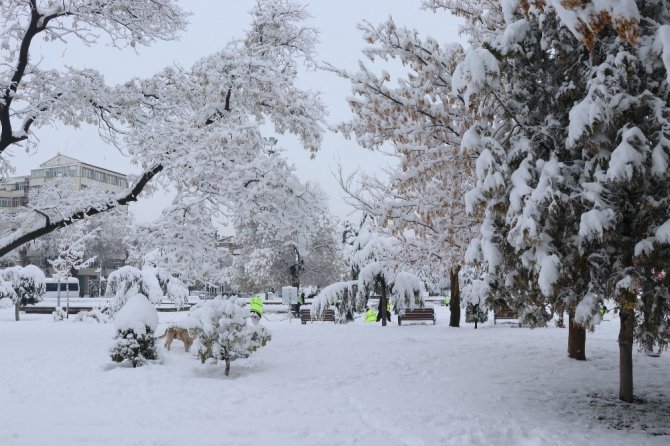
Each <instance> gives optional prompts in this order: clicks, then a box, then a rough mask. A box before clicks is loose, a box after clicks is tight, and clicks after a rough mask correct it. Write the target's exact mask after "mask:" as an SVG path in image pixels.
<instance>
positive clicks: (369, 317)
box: [365, 310, 377, 322]
mask: <svg viewBox="0 0 670 446" xmlns="http://www.w3.org/2000/svg"><path fill="white" fill-rule="evenodd" d="M365 322H377V312H376V311H375V310H368V311H366V312H365Z"/></svg>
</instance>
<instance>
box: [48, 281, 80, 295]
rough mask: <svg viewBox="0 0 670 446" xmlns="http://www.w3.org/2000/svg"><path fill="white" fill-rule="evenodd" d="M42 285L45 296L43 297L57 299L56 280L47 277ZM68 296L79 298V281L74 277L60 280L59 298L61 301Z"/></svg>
mask: <svg viewBox="0 0 670 446" xmlns="http://www.w3.org/2000/svg"><path fill="white" fill-rule="evenodd" d="M44 284H45V285H46V294H45V295H44V297H46V298H50V297H53V298H54V299H56V298H57V297H58V285H59V283H58V279H56V278H54V277H48V278H47V279H46V280H45V281H44ZM68 290H69V291H68ZM68 296H69V297H79V279H77V278H76V277H70V278H68V279H67V280H66V279H60V297H61V299H65V298H67V297H68Z"/></svg>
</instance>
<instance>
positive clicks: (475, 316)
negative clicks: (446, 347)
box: [465, 302, 489, 328]
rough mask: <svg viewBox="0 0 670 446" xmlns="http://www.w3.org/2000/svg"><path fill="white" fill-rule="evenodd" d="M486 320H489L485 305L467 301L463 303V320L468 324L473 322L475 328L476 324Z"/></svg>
mask: <svg viewBox="0 0 670 446" xmlns="http://www.w3.org/2000/svg"><path fill="white" fill-rule="evenodd" d="M487 320H489V312H488V311H487V310H486V307H484V306H483V305H480V304H478V303H472V302H468V303H467V304H466V305H465V322H467V323H469V324H472V323H474V324H475V328H477V324H481V323H482V322H486V321H487Z"/></svg>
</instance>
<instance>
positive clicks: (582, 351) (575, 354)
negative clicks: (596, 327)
mask: <svg viewBox="0 0 670 446" xmlns="http://www.w3.org/2000/svg"><path fill="white" fill-rule="evenodd" d="M574 318H575V314H574V310H572V311H570V312H569V313H568V356H569V357H570V358H572V359H577V360H578V361H586V329H585V328H584V327H582V326H580V325H577V324H576V323H575V320H574Z"/></svg>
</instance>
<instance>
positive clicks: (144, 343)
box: [110, 294, 158, 368]
mask: <svg viewBox="0 0 670 446" xmlns="http://www.w3.org/2000/svg"><path fill="white" fill-rule="evenodd" d="M114 324H115V325H116V330H117V333H116V338H115V340H116V344H115V345H114V346H113V347H112V348H111V349H110V354H111V356H112V361H114V362H123V361H125V360H128V361H130V363H131V364H132V365H133V368H134V367H137V366H142V365H144V364H146V362H147V361H150V360H154V359H157V358H158V352H157V350H156V344H155V338H154V333H155V332H156V327H157V326H158V312H157V311H156V309H155V308H154V306H153V305H151V303H150V302H149V301H148V300H147V298H146V296H144V295H142V294H135V295H134V296H132V297H130V298H129V299H128V301H127V302H126V303H125V305H124V306H123V308H121V310H120V311H119V312H118V313H117V315H116V317H115V318H114Z"/></svg>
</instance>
